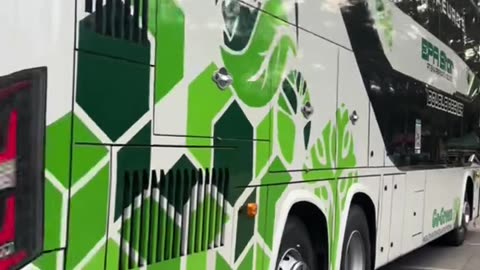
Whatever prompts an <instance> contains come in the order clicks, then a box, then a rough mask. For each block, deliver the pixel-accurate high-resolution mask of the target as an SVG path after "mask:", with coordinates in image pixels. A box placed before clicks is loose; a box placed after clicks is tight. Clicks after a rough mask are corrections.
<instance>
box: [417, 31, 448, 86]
mask: <svg viewBox="0 0 480 270" xmlns="http://www.w3.org/2000/svg"><path fill="white" fill-rule="evenodd" d="M422 59H423V60H425V61H426V62H427V68H428V70H430V71H431V72H433V73H436V74H438V75H439V76H442V77H444V78H446V79H447V80H449V81H451V80H452V72H453V68H454V65H453V61H452V60H451V59H450V58H448V56H447V54H446V53H445V52H444V51H442V50H441V49H439V48H438V47H437V46H435V45H433V44H432V43H431V42H430V41H428V40H426V39H425V38H422Z"/></svg>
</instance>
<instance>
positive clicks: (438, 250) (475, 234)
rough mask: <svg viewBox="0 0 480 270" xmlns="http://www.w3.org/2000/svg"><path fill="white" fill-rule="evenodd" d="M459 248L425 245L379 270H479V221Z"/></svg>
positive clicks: (472, 226) (472, 225)
mask: <svg viewBox="0 0 480 270" xmlns="http://www.w3.org/2000/svg"><path fill="white" fill-rule="evenodd" d="M470 227H471V228H470V230H469V231H468V234H467V237H466V239H465V242H464V244H463V245H462V246H460V247H448V246H441V245H427V246H425V247H423V248H420V249H418V250H416V251H413V252H412V253H410V254H408V255H405V256H404V257H402V258H399V259H398V260H396V261H394V262H392V263H391V264H388V265H386V266H384V267H382V268H380V270H480V220H477V222H476V224H471V226H470Z"/></svg>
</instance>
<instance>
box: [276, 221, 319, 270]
mask: <svg viewBox="0 0 480 270" xmlns="http://www.w3.org/2000/svg"><path fill="white" fill-rule="evenodd" d="M276 269H277V270H316V269H317V265H316V258H315V251H314V249H313V245H312V242H311V240H310V236H309V234H308V230H307V227H306V226H305V224H304V223H303V222H302V221H301V220H300V219H299V218H298V217H296V216H290V217H289V218H288V220H287V224H286V225H285V230H284V231H283V236H282V243H281V244H280V250H279V252H278V258H277V267H276Z"/></svg>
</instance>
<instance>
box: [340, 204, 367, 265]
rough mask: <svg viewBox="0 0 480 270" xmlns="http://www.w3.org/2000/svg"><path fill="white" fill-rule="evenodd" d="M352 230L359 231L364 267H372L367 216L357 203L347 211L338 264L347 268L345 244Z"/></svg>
mask: <svg viewBox="0 0 480 270" xmlns="http://www.w3.org/2000/svg"><path fill="white" fill-rule="evenodd" d="M354 232H359V233H360V236H361V238H362V240H363V245H364V246H363V247H364V251H365V258H364V262H365V267H364V269H366V270H370V269H373V268H372V260H371V243H370V231H369V229H368V223H367V217H366V215H365V212H364V211H363V209H362V208H361V207H360V206H358V205H352V207H351V208H350V212H349V213H348V219H347V226H346V228H345V237H344V238H343V246H342V261H341V264H340V269H341V270H349V268H348V265H346V255H347V244H348V241H349V239H350V236H351V235H352V234H353V233H354Z"/></svg>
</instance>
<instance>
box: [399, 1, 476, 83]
mask: <svg viewBox="0 0 480 270" xmlns="http://www.w3.org/2000/svg"><path fill="white" fill-rule="evenodd" d="M393 2H394V3H395V4H396V5H397V6H398V7H399V8H400V9H401V10H402V11H403V12H404V13H405V14H407V15H409V16H410V17H412V18H413V19H414V20H415V21H416V22H417V23H419V24H420V25H421V26H423V27H424V28H425V29H426V30H428V31H429V32H430V33H432V34H433V35H434V36H436V37H437V38H438V39H440V40H441V41H442V42H443V43H445V44H446V45H448V46H449V47H450V48H451V49H452V50H453V51H454V52H456V53H457V55H459V56H460V57H461V58H462V59H463V60H464V61H465V62H466V63H467V64H468V65H469V66H470V68H471V69H472V70H473V71H474V72H475V73H477V74H478V72H479V71H480V53H479V51H480V47H479V46H480V6H479V5H478V3H476V2H477V1H476V0H393Z"/></svg>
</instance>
